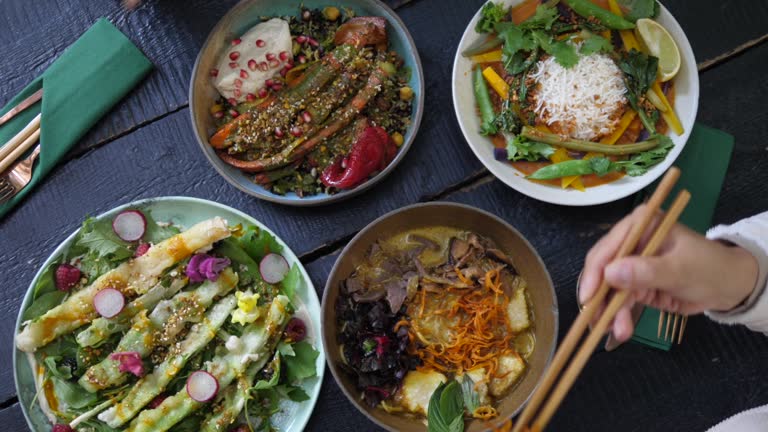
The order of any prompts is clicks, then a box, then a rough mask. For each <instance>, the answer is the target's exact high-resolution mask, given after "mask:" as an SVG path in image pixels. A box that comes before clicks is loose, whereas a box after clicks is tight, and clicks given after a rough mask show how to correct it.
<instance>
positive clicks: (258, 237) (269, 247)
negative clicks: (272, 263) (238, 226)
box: [237, 225, 283, 261]
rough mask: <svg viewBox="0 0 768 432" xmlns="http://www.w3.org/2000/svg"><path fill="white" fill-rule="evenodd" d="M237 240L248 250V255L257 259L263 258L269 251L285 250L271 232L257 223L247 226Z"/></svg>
mask: <svg viewBox="0 0 768 432" xmlns="http://www.w3.org/2000/svg"><path fill="white" fill-rule="evenodd" d="M237 241H238V243H240V247H241V248H242V249H243V250H244V251H246V252H248V255H250V256H251V258H253V259H254V260H255V261H259V260H261V259H262V258H264V256H265V255H267V254H268V253H281V252H282V251H283V247H282V246H281V245H280V243H278V242H277V240H276V239H275V238H274V237H273V236H272V235H271V234H270V233H268V232H266V231H265V230H262V229H259V228H258V227H256V226H255V225H249V226H247V227H245V230H244V231H243V233H242V235H241V236H240V238H238V239H237Z"/></svg>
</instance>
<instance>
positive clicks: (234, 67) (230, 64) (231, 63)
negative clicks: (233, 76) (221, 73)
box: [229, 62, 240, 69]
mask: <svg viewBox="0 0 768 432" xmlns="http://www.w3.org/2000/svg"><path fill="white" fill-rule="evenodd" d="M229 67H231V68H232V69H237V68H239V67H240V65H239V64H237V62H229Z"/></svg>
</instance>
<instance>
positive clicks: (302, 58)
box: [299, 54, 307, 64]
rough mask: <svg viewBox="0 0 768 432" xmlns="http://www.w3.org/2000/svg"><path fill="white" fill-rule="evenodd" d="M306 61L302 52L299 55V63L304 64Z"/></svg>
mask: <svg viewBox="0 0 768 432" xmlns="http://www.w3.org/2000/svg"><path fill="white" fill-rule="evenodd" d="M306 62H307V57H306V56H305V55H304V54H301V55H300V56H299V63H301V64H304V63H306Z"/></svg>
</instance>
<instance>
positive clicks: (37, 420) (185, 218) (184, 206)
mask: <svg viewBox="0 0 768 432" xmlns="http://www.w3.org/2000/svg"><path fill="white" fill-rule="evenodd" d="M126 208H138V209H142V210H149V211H151V212H152V216H153V217H154V218H155V219H156V220H159V221H169V222H173V223H174V224H176V225H178V226H180V227H184V228H188V227H190V226H192V225H194V224H195V223H197V222H200V221H203V220H206V219H210V218H212V217H214V216H220V217H222V218H224V219H226V220H227V221H228V222H229V224H230V225H235V224H238V223H243V224H253V225H256V226H258V227H259V228H261V229H264V230H266V231H267V232H269V233H270V234H272V235H273V236H275V238H276V239H277V241H278V243H280V244H281V245H282V246H283V256H285V259H287V260H288V263H289V264H291V265H293V263H296V264H298V266H299V268H300V269H301V273H302V275H303V277H304V282H305V284H304V287H305V289H303V290H300V291H297V295H298V296H299V298H300V300H301V303H302V305H301V306H300V307H299V309H300V310H301V309H305V310H306V316H308V317H309V323H308V325H307V327H308V329H307V330H308V335H309V341H310V342H311V343H312V344H313V345H314V346H315V348H316V349H317V350H318V351H320V355H319V356H318V357H317V361H316V367H317V377H314V378H310V379H307V380H305V381H304V383H303V387H304V390H305V391H306V392H307V394H308V395H309V397H310V399H309V400H308V401H305V402H302V403H286V404H285V406H284V407H283V411H282V412H281V413H280V414H279V415H278V418H275V419H274V422H275V425H276V426H277V427H278V428H279V429H280V430H281V431H301V430H303V429H304V426H305V425H306V424H307V421H308V420H309V416H310V415H311V414H312V409H313V408H314V406H315V402H316V401H317V398H318V396H319V394H320V385H321V384H322V382H323V372H324V371H325V353H324V352H323V347H322V344H321V342H320V302H319V301H318V299H317V294H316V292H315V288H314V286H313V285H312V281H311V280H310V278H309V275H308V274H307V272H306V270H304V267H303V266H302V265H301V263H300V262H299V259H298V258H297V257H296V255H294V253H293V251H291V249H290V248H289V247H288V245H287V244H285V242H283V241H282V240H281V239H280V238H279V237H277V236H276V235H275V234H274V232H272V231H271V230H270V229H269V228H267V227H266V226H264V225H263V224H262V223H261V222H259V221H257V220H256V219H254V218H252V217H250V216H248V215H246V214H245V213H243V212H241V211H238V210H235V209H233V208H231V207H227V206H225V205H222V204H218V203H215V202H211V201H207V200H202V199H198V198H188V197H160V198H152V199H147V200H141V201H135V202H132V203H128V204H125V205H122V206H120V207H117V208H114V209H112V210H110V211H108V212H106V213H103V214H101V215H99V216H98V217H97V219H103V218H111V217H113V216H114V215H116V214H117V213H119V212H120V211H122V210H124V209H126ZM83 216H84V217H85V215H83ZM78 231H79V230H77V231H75V232H73V233H72V234H71V235H70V236H69V237H67V239H66V240H64V241H63V242H62V243H61V244H60V245H59V246H58V247H57V248H56V250H54V251H53V253H52V254H51V255H50V256H49V257H48V259H47V260H46V261H45V263H43V265H42V266H40V270H38V272H37V274H36V275H35V278H34V279H33V280H32V283H31V284H30V285H29V289H28V290H27V293H26V294H25V295H24V301H23V303H22V305H21V310H20V311H19V316H18V318H17V319H16V332H17V333H18V331H19V328H20V326H21V313H22V312H23V311H24V310H25V309H26V308H27V307H28V306H29V304H30V301H31V293H32V287H34V286H35V284H36V283H37V279H38V278H39V277H40V274H41V273H42V269H45V268H47V267H48V265H49V264H50V263H51V262H52V261H53V260H54V259H55V258H56V257H58V256H59V255H61V254H62V253H63V252H64V251H65V250H67V248H69V246H70V244H71V243H72V240H73V239H74V237H75V234H77V232H78ZM13 368H14V380H15V382H16V393H17V394H18V397H19V403H20V404H21V407H22V410H23V411H24V417H25V418H26V419H27V424H28V425H29V427H30V429H32V430H33V431H39V432H43V431H46V432H47V431H49V430H51V424H50V422H49V421H48V419H47V418H46V417H45V415H44V414H43V412H42V410H41V409H40V407H39V405H38V404H37V403H36V402H34V399H35V393H36V391H35V383H34V377H33V375H32V370H31V368H30V366H29V363H28V361H27V358H26V354H25V353H23V352H21V351H19V350H14V352H13Z"/></svg>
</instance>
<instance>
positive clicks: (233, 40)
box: [232, 38, 242, 46]
mask: <svg viewBox="0 0 768 432" xmlns="http://www.w3.org/2000/svg"><path fill="white" fill-rule="evenodd" d="M240 42H242V41H241V40H240V38H234V39H232V46H235V45H240Z"/></svg>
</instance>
